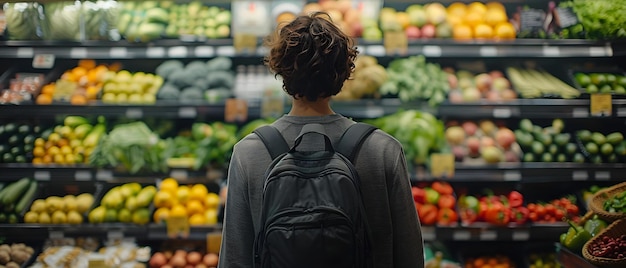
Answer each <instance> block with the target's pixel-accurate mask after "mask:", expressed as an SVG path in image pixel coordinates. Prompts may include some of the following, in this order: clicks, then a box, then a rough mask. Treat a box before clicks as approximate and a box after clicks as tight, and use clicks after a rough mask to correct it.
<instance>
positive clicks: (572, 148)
mask: <svg viewBox="0 0 626 268" xmlns="http://www.w3.org/2000/svg"><path fill="white" fill-rule="evenodd" d="M577 151H578V146H577V145H576V144H575V143H571V142H570V143H568V144H566V145H565V153H566V154H568V155H573V154H575V153H576V152H577Z"/></svg>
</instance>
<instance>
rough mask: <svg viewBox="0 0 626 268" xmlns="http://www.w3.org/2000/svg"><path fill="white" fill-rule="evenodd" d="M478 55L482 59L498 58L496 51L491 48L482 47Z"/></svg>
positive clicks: (494, 48)
mask: <svg viewBox="0 0 626 268" xmlns="http://www.w3.org/2000/svg"><path fill="white" fill-rule="evenodd" d="M478 53H480V56H482V57H496V56H498V49H496V47H493V46H484V47H480V51H479V52H478Z"/></svg>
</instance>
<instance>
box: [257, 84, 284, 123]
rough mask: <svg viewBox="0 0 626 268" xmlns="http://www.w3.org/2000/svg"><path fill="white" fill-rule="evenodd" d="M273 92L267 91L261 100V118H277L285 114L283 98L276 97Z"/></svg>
mask: <svg viewBox="0 0 626 268" xmlns="http://www.w3.org/2000/svg"><path fill="white" fill-rule="evenodd" d="M276 95H277V94H275V93H274V91H273V90H266V91H265V93H264V94H263V99H262V100H261V117H263V118H268V117H272V118H277V117H279V116H281V115H283V114H284V113H285V100H284V98H283V96H280V95H279V96H276Z"/></svg>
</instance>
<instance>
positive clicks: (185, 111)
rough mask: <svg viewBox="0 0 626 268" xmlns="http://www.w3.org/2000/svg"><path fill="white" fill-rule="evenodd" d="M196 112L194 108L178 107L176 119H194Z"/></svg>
mask: <svg viewBox="0 0 626 268" xmlns="http://www.w3.org/2000/svg"><path fill="white" fill-rule="evenodd" d="M196 116H198V112H197V111H196V108H195V107H180V109H178V117H180V118H196Z"/></svg>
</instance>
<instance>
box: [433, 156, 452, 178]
mask: <svg viewBox="0 0 626 268" xmlns="http://www.w3.org/2000/svg"><path fill="white" fill-rule="evenodd" d="M430 174H431V175H432V176H433V177H435V178H441V177H447V178H450V177H453V176H454V155H453V154H431V155H430Z"/></svg>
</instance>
